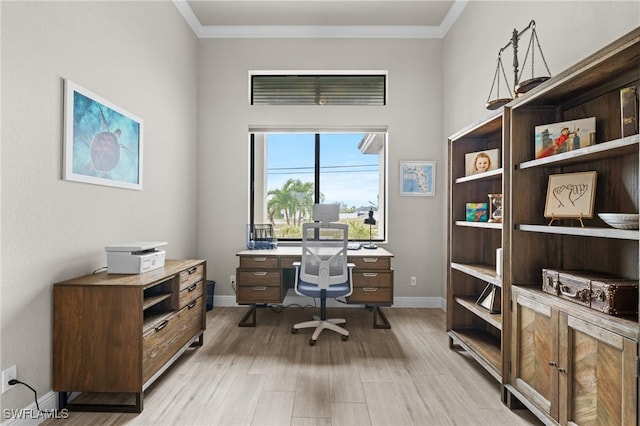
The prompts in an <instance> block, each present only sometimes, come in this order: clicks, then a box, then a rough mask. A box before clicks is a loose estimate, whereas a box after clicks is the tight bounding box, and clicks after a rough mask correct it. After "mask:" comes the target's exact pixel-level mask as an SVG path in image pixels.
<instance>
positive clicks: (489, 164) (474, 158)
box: [464, 149, 500, 176]
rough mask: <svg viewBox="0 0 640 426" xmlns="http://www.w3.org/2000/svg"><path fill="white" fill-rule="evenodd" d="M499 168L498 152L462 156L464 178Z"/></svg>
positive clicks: (472, 153)
mask: <svg viewBox="0 0 640 426" xmlns="http://www.w3.org/2000/svg"><path fill="white" fill-rule="evenodd" d="M499 168H500V150H499V149H487V150H485V151H477V152H469V153H467V154H465V155H464V170H465V176H471V175H477V174H479V173H484V172H488V171H490V170H496V169H499Z"/></svg>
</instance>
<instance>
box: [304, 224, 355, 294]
mask: <svg viewBox="0 0 640 426" xmlns="http://www.w3.org/2000/svg"><path fill="white" fill-rule="evenodd" d="M348 242H349V225H347V224H343V223H326V222H325V223H318V222H316V223H305V224H303V225H302V260H301V265H300V276H299V278H300V280H302V281H304V282H307V283H311V284H317V285H318V287H319V289H321V290H324V289H327V288H329V286H330V285H334V284H344V283H347V282H349V269H348V266H347V246H348Z"/></svg>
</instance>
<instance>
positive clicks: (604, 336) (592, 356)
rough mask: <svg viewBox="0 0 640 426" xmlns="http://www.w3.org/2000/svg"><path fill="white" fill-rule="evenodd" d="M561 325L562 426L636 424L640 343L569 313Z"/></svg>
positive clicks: (560, 382)
mask: <svg viewBox="0 0 640 426" xmlns="http://www.w3.org/2000/svg"><path fill="white" fill-rule="evenodd" d="M559 320H560V327H559V332H560V338H559V341H560V348H559V352H560V360H561V369H560V375H559V387H560V395H561V397H562V398H561V399H560V401H559V403H560V424H577V425H580V426H585V425H610V426H613V425H636V424H637V421H638V418H637V403H638V380H637V376H636V371H635V370H636V366H635V359H636V356H637V354H638V347H637V343H636V342H634V341H632V340H630V339H627V338H624V337H622V336H620V335H618V334H616V333H613V332H611V331H608V330H605V329H603V328H600V327H598V326H596V325H594V324H592V323H590V322H587V321H583V320H581V319H578V318H575V317H572V316H570V315H567V314H565V313H561V314H560V318H559ZM563 396H566V398H565V397H563Z"/></svg>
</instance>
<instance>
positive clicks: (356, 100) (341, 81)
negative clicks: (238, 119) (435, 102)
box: [251, 73, 387, 106]
mask: <svg viewBox="0 0 640 426" xmlns="http://www.w3.org/2000/svg"><path fill="white" fill-rule="evenodd" d="M386 77H387V76H386V74H381V73H373V74H352V75H341V74H329V75H313V74H302V75H300V74H252V75H251V105H374V106H383V105H386V102H387V100H386V82H387V81H386V80H387V79H386Z"/></svg>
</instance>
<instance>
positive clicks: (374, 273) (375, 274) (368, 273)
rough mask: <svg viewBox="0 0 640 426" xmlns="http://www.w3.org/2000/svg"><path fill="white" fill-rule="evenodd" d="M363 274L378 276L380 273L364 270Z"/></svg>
mask: <svg viewBox="0 0 640 426" xmlns="http://www.w3.org/2000/svg"><path fill="white" fill-rule="evenodd" d="M362 275H364V276H365V277H377V276H378V273H377V272H363V273H362Z"/></svg>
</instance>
